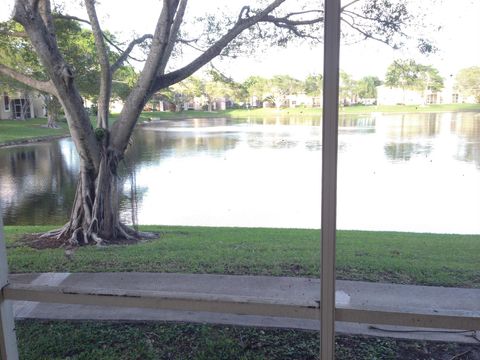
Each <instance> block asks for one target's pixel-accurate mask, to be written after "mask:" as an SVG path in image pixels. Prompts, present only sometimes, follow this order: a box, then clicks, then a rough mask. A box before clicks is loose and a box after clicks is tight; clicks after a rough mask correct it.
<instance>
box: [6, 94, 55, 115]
mask: <svg viewBox="0 0 480 360" xmlns="http://www.w3.org/2000/svg"><path fill="white" fill-rule="evenodd" d="M1 95H2V96H1V97H0V99H1V104H0V120H8V119H11V120H14V119H22V120H23V119H32V118H35V117H43V116H46V109H45V102H44V99H43V96H42V95H40V94H39V93H37V92H34V91H18V90H17V91H8V92H7V91H2V93H1Z"/></svg>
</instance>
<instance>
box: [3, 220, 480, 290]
mask: <svg viewBox="0 0 480 360" xmlns="http://www.w3.org/2000/svg"><path fill="white" fill-rule="evenodd" d="M50 228H51V227H11V226H7V227H6V228H5V233H6V239H7V245H8V260H9V267H10V271H11V272H13V273H22V272H48V271H54V272H55V271H67V272H103V271H141V272H142V271H144V272H183V273H212V274H253V275H275V276H283V275H285V276H312V277H317V276H318V274H319V253H320V249H319V236H320V235H319V231H318V230H299V229H254V228H209V227H172V226H168V227H167V226H147V227H142V228H143V229H144V230H149V231H157V232H160V233H161V237H160V238H159V239H158V240H153V241H148V242H143V243H140V244H136V245H134V246H108V247H105V248H100V249H99V248H95V247H82V248H80V249H79V250H77V251H76V253H75V257H74V260H73V261H70V260H68V259H67V258H66V257H65V256H64V254H63V251H62V250H61V249H48V250H34V249H31V248H29V247H25V246H17V245H18V243H16V240H17V239H19V238H20V237H21V235H22V234H24V233H32V232H42V231H46V230H48V229H50ZM478 254H480V235H440V234H417V233H396V232H366V231H339V232H338V244H337V271H338V278H340V279H350V280H367V281H388V282H393V283H401V284H423V285H444V286H460V287H480V262H479V261H478Z"/></svg>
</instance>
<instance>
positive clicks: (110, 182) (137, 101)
mask: <svg viewBox="0 0 480 360" xmlns="http://www.w3.org/2000/svg"><path fill="white" fill-rule="evenodd" d="M82 2H83V5H84V9H85V10H86V14H87V17H88V20H87V19H85V20H83V22H85V23H86V24H88V25H89V26H90V27H91V31H92V32H93V35H94V41H95V47H96V52H97V58H96V60H97V61H98V66H99V69H100V76H99V82H100V85H99V92H98V118H97V125H96V129H93V128H92V125H91V123H90V119H89V116H88V113H87V111H86V110H85V108H84V106H83V100H82V97H81V94H80V92H79V81H80V80H81V79H79V77H78V76H77V74H76V72H75V68H74V67H73V66H72V65H74V64H70V63H69V62H68V61H67V60H66V57H65V56H64V54H63V53H62V51H61V47H60V44H59V41H58V39H59V34H58V31H57V29H56V24H55V21H54V20H55V18H64V19H72V17H71V16H70V17H69V16H66V15H65V14H63V15H62V14H60V13H58V12H55V11H52V7H51V2H50V0H15V7H14V12H13V20H14V21H15V22H16V23H18V24H20V25H21V30H20V31H19V32H18V33H17V31H15V32H16V33H15V34H14V33H13V32H12V33H11V34H10V35H12V36H14V35H18V36H20V37H23V38H25V39H28V41H29V42H30V43H31V45H32V46H33V48H34V49H35V52H36V55H37V57H38V60H39V63H40V64H41V65H42V67H43V70H44V72H43V73H44V75H45V78H36V77H35V76H33V75H32V74H29V73H28V72H20V71H17V70H15V69H13V68H12V67H10V66H8V64H5V63H2V64H0V72H1V73H2V74H4V75H6V76H10V77H12V78H14V79H15V80H17V81H19V82H21V83H24V84H26V85H28V86H30V87H32V88H34V89H37V90H39V91H42V92H45V93H49V94H51V95H52V96H55V97H57V98H58V100H59V101H60V103H61V104H62V107H63V109H64V110H65V115H66V118H67V122H68V125H69V128H70V133H71V135H72V139H73V141H74V143H75V146H76V149H77V151H78V153H79V155H80V169H81V170H80V177H79V182H78V188H77V193H76V198H75V201H74V204H73V207H72V212H71V215H70V220H69V221H68V223H67V224H66V225H65V226H64V227H63V228H62V229H59V230H57V231H53V232H50V233H49V234H48V236H56V237H58V238H61V239H64V240H65V241H66V242H69V243H71V244H74V245H76V244H86V243H95V242H97V243H99V242H102V241H103V240H107V241H108V240H113V239H116V238H128V239H131V238H139V237H141V236H142V234H139V233H138V232H136V231H133V230H132V229H130V228H129V227H127V226H125V225H124V224H122V223H121V221H120V218H119V213H118V211H119V210H118V189H117V184H116V181H117V180H116V179H117V176H116V173H117V168H118V165H119V162H120V161H121V160H122V159H123V158H124V154H125V150H126V149H127V146H128V144H129V141H130V137H131V135H132V132H133V129H134V127H135V124H136V123H137V121H138V118H139V115H140V113H141V112H142V109H143V107H144V105H145V104H146V102H147V101H148V100H149V99H150V97H151V96H152V95H153V94H155V93H156V92H158V91H159V90H161V89H165V88H167V87H168V86H171V85H173V84H175V83H178V82H180V81H182V80H184V79H186V78H188V77H189V76H191V75H192V74H193V73H194V72H196V71H197V70H199V69H200V68H202V67H203V66H204V65H206V64H207V63H209V62H210V61H211V60H212V59H214V58H216V57H218V56H223V55H231V56H234V55H237V54H238V52H241V51H243V50H245V49H250V50H252V49H254V48H255V47H257V46H258V45H259V44H265V45H266V46H272V45H279V46H285V45H286V44H287V43H289V42H290V41H292V40H294V39H298V38H300V39H303V40H304V41H309V42H312V43H319V42H321V40H322V39H321V38H322V31H321V27H322V25H323V20H324V19H323V16H324V11H323V8H322V7H321V6H320V5H319V3H317V2H312V1H307V0H258V1H256V3H255V6H243V7H241V9H239V11H238V12H237V13H236V14H230V16H229V14H224V15H222V16H220V15H219V13H217V14H216V15H215V14H213V15H207V16H205V17H202V18H198V19H197V20H198V23H197V26H195V27H189V26H187V25H186V24H189V23H190V22H189V21H186V20H188V19H187V17H185V14H186V9H187V3H188V0H162V9H161V11H160V14H159V17H158V21H157V24H156V26H155V29H154V32H153V34H146V35H144V36H142V37H139V38H138V39H134V40H133V41H132V42H131V43H130V44H128V45H126V46H125V47H119V46H118V45H116V44H115V43H114V42H112V41H111V40H112V39H111V37H109V35H108V34H106V33H105V29H103V28H102V26H101V24H100V21H99V18H98V16H97V9H96V4H95V0H83V1H82ZM408 4H409V2H408V1H407V0H364V1H360V0H352V1H350V2H348V3H346V4H345V5H344V6H343V8H342V11H343V15H342V21H343V23H344V24H345V25H346V27H348V28H350V29H353V30H354V32H356V33H357V34H359V36H361V37H365V38H374V39H376V40H379V41H382V42H384V43H387V44H389V45H391V46H393V47H397V46H399V45H400V44H401V42H402V38H404V36H405V34H406V32H407V31H408V26H409V24H410V23H411V20H412V15H411V13H410V12H409V9H408ZM119 6H136V5H135V4H126V3H125V4H123V2H122V4H121V5H119ZM77 20H78V19H77ZM125 21H127V20H126V19H125ZM199 25H203V26H204V31H199V27H198V26H199ZM189 29H193V32H191V33H190V34H189V33H188V30H189ZM7 31H8V29H7ZM145 41H148V42H147V46H148V50H147V57H146V61H145V64H144V67H143V70H142V72H141V73H140V75H139V77H138V80H137V81H136V83H135V85H134V86H133V88H132V90H131V91H130V92H129V94H128V96H127V97H126V100H125V105H124V107H123V110H122V112H121V113H120V115H119V117H118V120H117V121H116V122H115V123H114V124H113V126H111V127H110V125H109V122H108V117H109V113H108V108H109V102H110V99H111V92H112V79H113V77H114V75H115V73H116V72H117V71H118V69H119V68H120V67H121V65H122V64H123V63H124V62H125V61H126V60H127V59H128V58H129V56H130V55H131V53H132V50H133V48H134V47H135V46H136V45H139V44H144V43H145ZM112 46H113V48H115V49H116V50H118V51H119V52H118V56H117V57H116V59H115V61H112V59H111V57H110V56H109V51H110V50H111V49H112ZM184 46H192V47H194V48H196V49H199V50H200V52H199V53H198V56H196V57H195V58H194V59H193V60H192V61H191V62H189V63H187V64H185V65H182V66H179V67H178V68H176V69H173V68H172V65H171V59H172V54H179V53H181V51H180V50H181V48H182V47H184ZM427 50H428V49H427Z"/></svg>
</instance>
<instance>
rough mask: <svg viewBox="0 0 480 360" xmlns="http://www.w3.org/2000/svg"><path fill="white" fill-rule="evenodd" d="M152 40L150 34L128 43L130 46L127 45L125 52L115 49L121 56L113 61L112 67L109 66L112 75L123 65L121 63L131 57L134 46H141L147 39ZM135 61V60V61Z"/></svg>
mask: <svg viewBox="0 0 480 360" xmlns="http://www.w3.org/2000/svg"><path fill="white" fill-rule="evenodd" d="M152 38H153V35H152V34H145V35H143V36H141V37H139V38H138V39H135V40H132V42H130V44H128V46H127V48H126V49H125V50H121V49H119V48H117V47H116V48H117V49H119V50H120V51H121V55H120V57H119V58H118V59H117V61H115V62H114V63H113V64H112V66H111V69H112V73H115V71H117V70H118V69H119V68H120V67H121V66H122V65H123V63H124V62H125V61H126V60H127V58H129V57H131V56H130V53H131V52H132V50H133V49H134V48H135V46H137V45H139V44H142V43H143V42H145V40H147V39H152ZM135 60H137V59H135ZM137 61H138V60H137Z"/></svg>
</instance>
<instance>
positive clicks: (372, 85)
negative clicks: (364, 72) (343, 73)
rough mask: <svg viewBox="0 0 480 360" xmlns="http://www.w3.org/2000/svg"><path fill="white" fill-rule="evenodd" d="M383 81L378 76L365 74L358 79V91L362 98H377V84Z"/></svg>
mask: <svg viewBox="0 0 480 360" xmlns="http://www.w3.org/2000/svg"><path fill="white" fill-rule="evenodd" d="M381 84H382V82H381V81H380V79H379V78H378V77H376V76H364V77H363V78H361V79H360V80H358V81H357V84H356V92H357V94H358V96H359V97H360V98H361V99H375V98H376V97H377V86H380V85H381Z"/></svg>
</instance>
